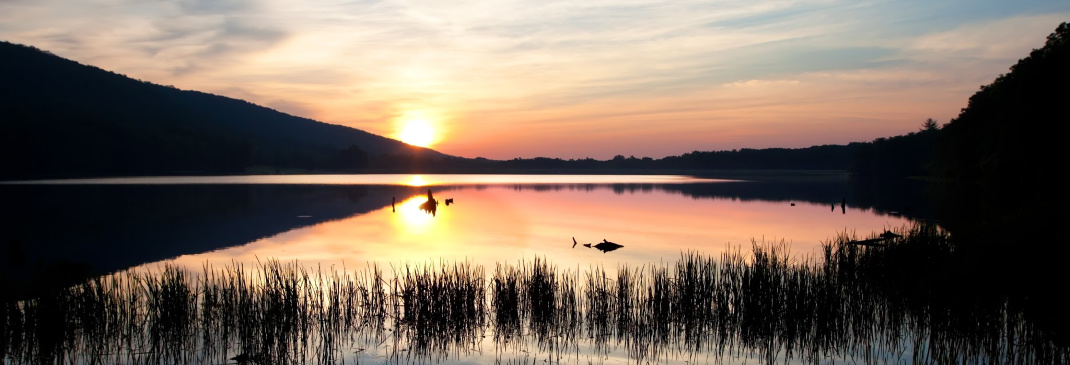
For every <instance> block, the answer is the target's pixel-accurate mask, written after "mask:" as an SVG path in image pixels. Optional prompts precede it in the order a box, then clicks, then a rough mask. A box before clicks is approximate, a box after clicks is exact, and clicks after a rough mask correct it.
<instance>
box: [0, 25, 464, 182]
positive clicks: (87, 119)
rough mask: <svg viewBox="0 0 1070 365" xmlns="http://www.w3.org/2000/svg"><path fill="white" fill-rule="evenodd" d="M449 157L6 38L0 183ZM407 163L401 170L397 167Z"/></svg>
mask: <svg viewBox="0 0 1070 365" xmlns="http://www.w3.org/2000/svg"><path fill="white" fill-rule="evenodd" d="M444 157H447V156H446V155H443V154H441V153H438V152H436V151H433V150H429V149H426V148H421V147H414V146H410V145H407V144H404V143H402V142H399V141H396V140H393V139H389V138H386V137H382V136H378V135H375V134H371V133H368V132H365V131H361V130H358V129H354V128H349V127H344V126H339V125H333V124H327V123H322V122H317V121H314V120H311V119H307V118H301V117H296V116H292V115H289V114H285V113H282V112H278V111H276V110H273V109H269V108H265V107H262V106H258V105H255V104H252V103H249V102H246V101H243V100H237V99H232V98H228V97H223V96H218V95H212V94H206V93H203V92H197V91H186V90H179V89H177V88H174V87H170V86H162V85H157V84H153V83H149V82H145V81H140V80H135V79H132V78H129V77H126V76H123V75H120V74H116V73H113V72H109V71H105V70H102V69H99V68H96V67H93V66H87V65H82V64H80V63H77V62H75V61H71V60H67V59H64V58H61V57H58V56H55V55H53V54H51V53H49V52H47V51H42V50H39V49H36V48H33V47H29V46H23V45H17V44H12V43H8V42H0V164H2V165H3V166H4V168H3V169H0V179H15V178H41V177H77V176H108V175H171V174H188V173H213V174H219V173H242V172H245V171H246V169H247V168H249V167H253V166H268V167H272V168H275V169H286V168H293V169H304V170H353V169H360V168H364V167H368V166H371V165H372V164H373V163H375V162H376V161H387V162H390V163H393V164H394V165H395V166H398V167H402V168H403V167H409V166H406V165H405V164H404V162H406V161H420V160H436V159H440V158H444ZM398 164H401V165H398Z"/></svg>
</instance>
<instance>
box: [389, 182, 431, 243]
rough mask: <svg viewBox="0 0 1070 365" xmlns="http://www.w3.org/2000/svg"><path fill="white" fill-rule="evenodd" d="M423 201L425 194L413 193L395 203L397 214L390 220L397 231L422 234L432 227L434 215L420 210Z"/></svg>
mask: <svg viewBox="0 0 1070 365" xmlns="http://www.w3.org/2000/svg"><path fill="white" fill-rule="evenodd" d="M417 177H418V176H417ZM425 201H427V197H426V196H422V195H415V196H413V197H410V198H408V199H406V200H405V201H402V202H401V203H400V204H397V210H396V213H397V214H396V215H395V216H394V219H392V220H391V224H392V225H393V226H394V227H395V228H397V232H401V233H407V234H412V235H424V234H426V233H427V232H428V231H430V230H431V229H432V228H433V225H434V224H435V221H434V220H435V218H436V217H434V216H432V215H431V214H428V213H427V212H424V211H423V210H420V204H423V203H424V202H425Z"/></svg>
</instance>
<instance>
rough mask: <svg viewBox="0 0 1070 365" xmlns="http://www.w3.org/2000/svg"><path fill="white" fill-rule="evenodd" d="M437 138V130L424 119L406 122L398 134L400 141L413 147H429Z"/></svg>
mask: <svg viewBox="0 0 1070 365" xmlns="http://www.w3.org/2000/svg"><path fill="white" fill-rule="evenodd" d="M434 138H435V129H434V127H432V126H431V123H430V122H428V121H427V120H424V119H412V120H408V121H405V122H404V124H403V125H402V126H401V131H400V132H399V133H398V139H400V140H401V141H402V142H405V143H408V144H411V145H413V146H420V147H428V146H430V145H431V142H433V140H434Z"/></svg>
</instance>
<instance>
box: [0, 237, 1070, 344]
mask: <svg viewBox="0 0 1070 365" xmlns="http://www.w3.org/2000/svg"><path fill="white" fill-rule="evenodd" d="M897 233H898V234H901V235H902V236H901V237H891V238H887V239H884V240H881V241H880V243H881V244H880V245H869V246H863V245H858V244H856V243H855V242H857V241H858V239H857V237H848V236H846V235H841V236H840V237H838V238H836V239H835V240H833V241H831V242H829V243H827V244H826V245H825V247H824V253H823V255H822V257H807V258H799V257H793V256H791V255H790V254H789V252H788V251H787V250H786V248H785V246H783V245H760V244H755V245H754V246H753V249H752V250H751V251H750V252H743V251H736V252H730V253H726V254H723V255H722V256H721V257H719V258H716V259H715V258H712V257H707V256H703V255H700V254H696V253H684V254H682V256H681V258H680V260H679V261H678V262H676V263H675V264H674V265H661V266H649V267H619V268H615V269H614V268H601V267H594V268H591V269H589V270H585V271H582V272H573V271H569V270H561V269H559V268H557V267H555V266H554V265H553V264H551V263H549V262H546V261H545V260H541V259H536V260H534V261H529V262H526V263H522V264H518V265H504V264H499V265H498V266H497V267H495V268H494V271H493V273H490V272H485V270H484V268H483V267H480V266H476V265H471V264H467V263H454V264H445V263H443V264H439V265H429V266H402V267H393V268H392V269H391V270H389V271H385V272H384V270H382V269H381V268H380V267H378V266H374V265H373V266H369V267H366V268H363V269H360V270H356V271H352V272H351V271H346V270H338V269H333V268H332V269H324V268H322V267H315V268H311V267H305V266H302V265H300V264H299V263H281V262H277V261H267V262H261V263H258V264H257V265H255V266H254V267H251V268H247V267H245V266H244V265H242V264H239V263H235V264H232V265H226V266H222V267H207V266H206V267H205V268H204V269H203V270H202V271H201V272H188V271H185V270H182V269H179V268H176V267H172V266H165V267H162V268H161V269H160V270H159V271H156V272H123V273H118V274H113V275H109V276H104V277H100V278H96V279H93V280H89V281H87V282H84V283H82V284H79V285H75V286H72V287H69V288H65V289H62V290H57V291H55V292H53V293H52V294H51V295H46V296H42V297H40V298H36V299H32V300H24V301H7V302H5V303H4V307H3V311H2V312H0V313H2V316H0V319H2V321H0V333H2V334H3V335H2V336H0V358H3V359H4V361H5V362H10V363H68V362H75V363H89V364H92V363H224V362H227V360H228V359H229V358H230V357H233V356H235V355H237V354H239V353H244V354H247V355H249V356H250V358H251V359H253V360H254V361H255V362H257V363H261V364H264V363H271V364H288V363H335V362H338V361H346V360H347V359H352V358H354V357H359V356H361V355H362V354H366V353H374V354H378V355H379V356H383V357H385V358H381V359H379V360H376V361H390V362H432V361H444V360H447V359H449V358H455V357H466V356H486V355H485V354H483V353H482V352H483V350H484V349H488V350H489V349H490V348H491V347H488V346H491V345H493V349H494V354H495V355H494V356H496V358H497V360H498V361H503V358H505V359H504V361H505V362H512V361H514V360H513V359H509V358H508V357H509V356H511V355H509V354H510V353H512V354H516V353H519V352H518V351H517V350H518V349H519V350H521V351H523V352H525V353H527V351H528V350H531V352H533V353H535V354H537V355H535V356H540V357H542V358H544V359H548V360H550V361H569V359H574V360H575V361H576V362H580V361H581V360H580V359H581V358H585V357H600V356H605V355H608V354H618V355H626V356H627V357H628V358H629V359H631V361H634V362H644V363H645V362H659V361H664V360H669V359H675V360H679V359H680V358H681V357H682V358H684V359H691V360H692V362H696V361H706V362H714V363H717V362H734V361H733V360H732V359H737V360H738V359H739V358H742V357H754V358H758V359H759V360H760V361H761V362H764V363H774V362H780V361H784V360H788V359H795V360H799V361H804V362H809V363H824V362H829V361H837V360H836V359H841V360H846V361H852V360H853V361H864V362H867V363H873V362H884V361H888V362H902V361H908V362H912V363H932V362H935V363H1067V362H1070V347H1068V345H1067V344H1066V343H1065V342H1061V341H1060V340H1059V338H1060V333H1059V332H1058V330H1059V329H1052V328H1046V327H1044V326H1043V324H1044V323H1045V319H1044V318H1038V317H1037V316H1036V313H1035V312H1034V311H1032V310H1031V307H1030V305H1029V301H1030V298H1029V297H1028V296H1016V295H1005V294H1001V293H999V292H994V291H991V290H989V291H983V292H971V291H963V290H960V289H959V287H960V286H961V285H960V284H961V283H957V282H954V281H951V280H948V278H951V277H953V275H952V274H951V273H952V272H953V271H956V270H959V269H960V268H959V267H958V264H956V263H955V260H956V258H955V257H956V256H955V255H956V254H955V251H956V247H955V245H954V242H953V240H952V239H951V237H950V236H949V235H948V234H946V233H945V232H943V231H940V230H937V229H935V228H933V227H930V226H925V225H918V226H915V227H911V228H909V229H904V230H903V231H900V232H897ZM888 236H891V235H888ZM871 238H878V237H871ZM870 242H872V241H870ZM525 356H530V355H525ZM517 361H519V360H517ZM524 361H527V360H524ZM588 361H589V360H588Z"/></svg>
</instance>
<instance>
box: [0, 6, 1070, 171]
mask: <svg viewBox="0 0 1070 365" xmlns="http://www.w3.org/2000/svg"><path fill="white" fill-rule="evenodd" d="M1066 21H1070V1H1066V0H1021V1H1012V0H941V1H931V0H926V1H899V0H895V1H870V0H849V1H840V0H815V1H810V0H784V1H780V0H778V1H760V0H702V1H692V0H674V1H647V0H588V1H550V0H494V1H467V0H452V1H431V0H411V1H407V0H396V1H395V0H384V1H339V0H329V1H327V0H304V1H293V0H290V1H287V0H172V1H158V0H152V1H150V0H87V1H75V0H0V40H4V41H8V42H13V43H20V44H26V45H31V46H35V47H37V48H40V49H44V50H48V51H50V52H52V53H55V54H56V55H59V56H61V57H64V58H69V59H72V60H75V61H78V62H81V63H83V64H89V65H93V66H97V67H100V68H103V69H106V70H109V71H114V72H117V73H121V74H124V75H127V76H129V77H133V78H136V79H140V80H145V81H149V82H153V83H157V84H162V85H172V86H175V87H178V88H180V89H186V90H198V91H204V92H208V93H212V94H217V95H223V96H227V97H231V98H237V99H244V100H248V101H250V102H253V103H256V104H259V105H263V106H267V107H270V108H273V109H276V110H279V111H281V112H285V113H288V114H293V115H297V116H302V117H307V118H311V119H315V120H319V121H322V122H327V123H332V124H340V125H346V126H350V127H354V128H358V129H362V130H365V131H368V132H371V133H375V134H379V135H383V136H387V137H391V138H406V139H408V138H412V137H406V136H413V135H416V136H420V135H422V136H423V138H425V139H427V138H429V139H430V141H429V142H428V143H429V145H430V147H431V148H434V149H436V150H438V151H441V152H444V153H447V154H451V155H456V156H463V157H487V158H492V159H512V158H517V157H521V158H531V157H558V158H566V159H568V158H587V157H590V158H596V159H608V158H611V157H613V156H615V155H618V154H620V155H624V156H636V157H654V158H661V157H665V156H670V155H680V154H682V153H686V152H690V151H696V150H698V151H716V150H731V149H739V148H769V147H787V148H802V147H809V146H813V145H825V144H846V143H850V142H862V141H870V140H873V139H875V138H878V137H888V136H893V135H900V134H905V133H908V132H912V131H916V130H918V129H919V128H920V126H921V124H922V122H923V121H925V119H926V118H934V119H936V120H938V121H939V122H940V123H946V122H948V121H949V120H950V119H951V118H954V117H955V116H956V115H957V114H958V112H959V111H960V110H961V109H962V108H963V107H965V106H966V102H967V99H968V98H969V96H970V95H972V94H973V93H974V92H976V91H977V90H978V88H979V87H980V86H981V85H985V84H988V83H990V82H992V81H993V80H994V79H995V78H996V77H997V76H999V75H1000V74H1002V73H1006V72H1008V69H1009V67H1010V66H1011V65H1013V64H1014V63H1015V62H1016V61H1017V60H1018V59H1020V58H1023V57H1025V56H1027V55H1028V53H1029V51H1030V50H1032V49H1035V48H1039V47H1042V46H1043V45H1044V41H1045V38H1046V37H1047V35H1048V34H1050V33H1051V32H1053V31H1054V30H1055V28H1056V27H1057V26H1058V25H1059V24H1060V23H1061V22H1066ZM409 125H416V126H420V125H422V126H424V127H422V128H425V129H424V130H417V131H414V130H413V128H414V127H406V126H409ZM406 128H408V130H407V129H406ZM428 129H430V130H428Z"/></svg>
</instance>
